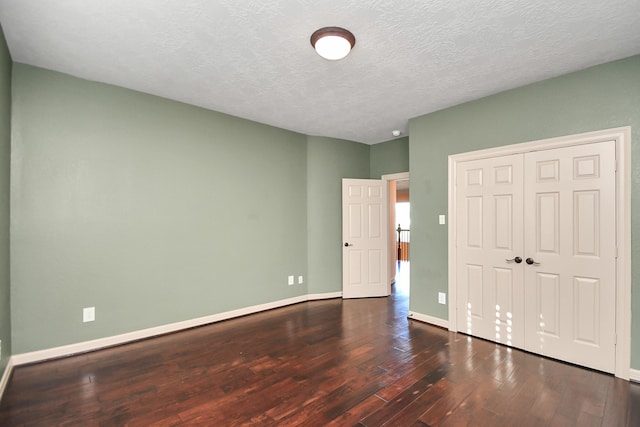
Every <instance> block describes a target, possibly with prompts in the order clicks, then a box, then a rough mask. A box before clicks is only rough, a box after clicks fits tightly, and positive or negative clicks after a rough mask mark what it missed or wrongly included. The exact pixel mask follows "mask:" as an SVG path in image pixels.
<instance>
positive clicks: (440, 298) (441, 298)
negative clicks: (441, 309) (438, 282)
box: [438, 292, 447, 304]
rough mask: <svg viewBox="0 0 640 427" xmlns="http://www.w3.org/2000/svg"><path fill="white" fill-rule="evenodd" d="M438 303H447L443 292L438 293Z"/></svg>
mask: <svg viewBox="0 0 640 427" xmlns="http://www.w3.org/2000/svg"><path fill="white" fill-rule="evenodd" d="M438 302H439V303H440V304H446V303H447V294H445V293H444V292H438Z"/></svg>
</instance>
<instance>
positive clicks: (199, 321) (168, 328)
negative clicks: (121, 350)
mask: <svg viewBox="0 0 640 427" xmlns="http://www.w3.org/2000/svg"><path fill="white" fill-rule="evenodd" d="M341 296H342V292H332V293H326V294H311V295H300V296H297V297H293V298H287V299H283V300H279V301H274V302H269V303H265V304H259V305H254V306H251V307H244V308H239V309H237V310H231V311H226V312H224V313H218V314H212V315H210V316H204V317H199V318H196V319H191V320H185V321H182V322H176V323H170V324H168V325H162V326H156V327H153V328H148V329H142V330H139V331H133V332H128V333H125V334H120V335H114V336H111V337H106V338H99V339H95V340H91V341H84V342H80V343H77V344H70V345H65V346H61V347H54V348H49V349H45V350H38V351H32V352H29V353H22V354H15V355H13V357H12V359H11V360H12V361H13V366H19V365H25V364H28V363H35V362H42V361H44V360H49V359H56V358H59V357H65V356H71V355H74V354H78V353H86V352H88V351H93V350H99V349H101V348H106V347H113V346H115V345H120V344H125V343H128V342H132V341H138V340H141V339H145V338H151V337H155V336H158V335H164V334H168V333H171V332H177V331H181V330H184V329H189V328H193V327H196V326H202V325H207V324H209V323H215V322H220V321H223V320H228V319H233V318H234V317H240V316H246V315H248V314H254V313H259V312H261V311H266V310H271V309H274V308H280V307H285V306H287V305H291V304H297V303H300V302H305V301H313V300H321V299H330V298H339V297H341Z"/></svg>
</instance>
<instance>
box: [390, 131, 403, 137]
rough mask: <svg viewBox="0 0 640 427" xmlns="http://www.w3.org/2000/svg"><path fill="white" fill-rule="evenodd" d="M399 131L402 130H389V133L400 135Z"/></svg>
mask: <svg viewBox="0 0 640 427" xmlns="http://www.w3.org/2000/svg"><path fill="white" fill-rule="evenodd" d="M401 133H402V132H400V131H399V130H392V131H391V135H393V136H400V134H401Z"/></svg>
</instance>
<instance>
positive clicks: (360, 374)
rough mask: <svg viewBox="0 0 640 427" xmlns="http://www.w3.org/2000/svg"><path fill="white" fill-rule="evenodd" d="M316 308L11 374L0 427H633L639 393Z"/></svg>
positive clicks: (361, 303)
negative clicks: (243, 426)
mask: <svg viewBox="0 0 640 427" xmlns="http://www.w3.org/2000/svg"><path fill="white" fill-rule="evenodd" d="M403 283H404V282H402V281H400V282H399V283H398V285H397V289H395V291H394V294H393V295H392V296H391V297H389V298H374V299H360V300H347V301H342V300H339V299H335V300H328V301H314V302H308V303H302V304H297V305H294V306H289V307H285V308H281V309H277V310H272V311H269V312H264V313H259V314H255V315H251V316H247V317H243V318H240V319H234V320H230V321H226V322H221V323H217V324H212V325H208V326H204V327H200V328H196V329H191V330H188V331H184V332H179V333H175V334H171V335H166V336H162V337H158V338H153V339H148V340H144V341H140V342H136V343H132V344H127V345H123V346H119V347H114V348H109V349H105V350H101V351H97V352H92V353H87V354H82V355H78V356H74V357H68V358H65V359H60V360H54V361H49V362H44V363H40V364H35V365H31V366H21V367H17V368H16V369H15V371H14V374H13V376H12V378H11V381H10V383H9V386H8V388H7V390H6V392H5V395H4V397H3V399H2V402H0V425H1V426H19V425H28V426H40V425H41V426H76V425H77V426H94V425H95V426H124V425H128V426H152V425H156V426H181V425H196V426H198V425H203V426H241V425H257V426H297V425H305V426H361V427H374V426H422V427H424V426H510V425H517V426H592V425H593V426H640V385H638V384H633V383H629V382H626V381H622V380H619V379H616V378H614V377H613V376H611V375H606V374H603V373H599V372H595V371H591V370H587V369H582V368H578V367H575V366H572V365H568V364H564V363H560V362H557V361H554V360H549V359H545V358H542V357H539V356H536V355H533V354H528V353H525V352H522V351H519V350H515V349H510V348H507V347H503V346H500V345H496V344H493V343H490V342H487V341H483V340H480V339H475V338H471V337H467V336H465V335H462V334H455V333H450V332H448V331H446V330H443V329H440V328H437V327H433V326H430V325H425V324H422V323H420V322H415V321H410V320H408V319H407V312H408V307H407V293H406V289H405V288H404V285H403Z"/></svg>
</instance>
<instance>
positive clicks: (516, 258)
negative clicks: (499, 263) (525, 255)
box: [505, 256, 522, 264]
mask: <svg viewBox="0 0 640 427" xmlns="http://www.w3.org/2000/svg"><path fill="white" fill-rule="evenodd" d="M505 261H507V262H514V261H515V263H516V264H520V263H521V262H522V258H520V257H519V256H517V257H515V258H511V259H505Z"/></svg>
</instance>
